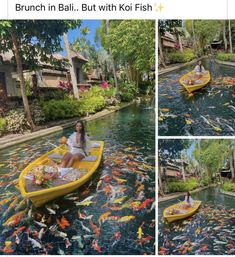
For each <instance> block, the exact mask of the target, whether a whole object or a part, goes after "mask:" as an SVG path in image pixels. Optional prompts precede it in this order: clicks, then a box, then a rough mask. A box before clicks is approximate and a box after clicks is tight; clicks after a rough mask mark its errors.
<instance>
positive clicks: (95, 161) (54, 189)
mask: <svg viewBox="0 0 235 257" xmlns="http://www.w3.org/2000/svg"><path fill="white" fill-rule="evenodd" d="M103 149H104V142H103V141H96V142H94V141H92V148H91V153H90V156H88V157H86V158H85V159H83V160H82V161H80V162H77V163H74V165H73V168H74V169H77V170H78V171H79V170H81V171H83V172H84V173H83V174H82V176H81V177H80V178H79V179H76V180H74V181H71V182H70V181H69V182H68V181H64V182H63V181H62V182H61V181H59V182H60V183H59V185H56V186H50V187H48V188H42V187H41V186H37V185H35V184H33V186H32V185H31V187H32V188H31V189H30V190H29V189H28V181H29V180H28V177H27V175H28V174H30V172H31V170H32V169H33V168H34V167H37V166H38V165H48V166H49V165H50V163H51V159H52V158H53V157H52V156H55V158H60V157H62V156H63V155H64V154H65V153H66V152H67V151H68V149H67V147H66V146H65V145H62V146H60V147H57V148H55V149H53V150H52V151H50V152H47V153H46V154H44V155H42V156H41V157H39V158H38V159H36V160H35V161H33V162H31V163H30V164H29V165H28V166H27V167H26V168H25V169H24V170H23V171H22V172H21V174H20V177H19V189H20V192H21V194H22V196H23V197H24V198H26V199H30V200H31V201H32V203H33V204H34V205H35V206H36V207H39V206H41V205H43V204H45V203H47V202H49V201H51V200H53V199H55V198H58V197H60V196H63V195H66V194H68V193H70V192H72V191H73V190H75V189H77V188H78V187H80V186H82V185H83V184H84V183H85V182H87V181H88V180H89V179H90V177H91V176H92V175H93V173H94V172H95V171H96V169H97V168H98V167H99V164H100V162H101V158H102V154H103ZM56 156H57V157H56ZM89 157H92V158H90V159H89ZM68 176H69V173H68ZM57 184H58V183H57Z"/></svg>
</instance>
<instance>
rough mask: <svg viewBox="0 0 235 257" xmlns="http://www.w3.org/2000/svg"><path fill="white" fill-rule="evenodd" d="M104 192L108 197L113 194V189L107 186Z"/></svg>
mask: <svg viewBox="0 0 235 257" xmlns="http://www.w3.org/2000/svg"><path fill="white" fill-rule="evenodd" d="M103 191H104V192H105V194H106V195H108V194H109V193H111V187H110V186H109V185H107V186H105V187H104V188H103Z"/></svg>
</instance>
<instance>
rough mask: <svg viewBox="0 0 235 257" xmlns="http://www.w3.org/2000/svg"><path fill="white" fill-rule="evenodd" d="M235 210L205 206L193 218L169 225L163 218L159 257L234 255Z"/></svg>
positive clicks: (160, 231)
mask: <svg viewBox="0 0 235 257" xmlns="http://www.w3.org/2000/svg"><path fill="white" fill-rule="evenodd" d="M234 242H235V209H234V208H227V207H225V206H224V205H214V204H211V203H208V204H203V206H202V207H201V208H200V209H199V211H198V212H197V213H196V214H194V215H193V216H191V217H190V218H188V219H186V220H182V221H178V222H174V223H172V224H168V223H167V222H166V221H164V220H163V218H161V216H160V220H159V244H158V246H159V254H160V255H192V254H193V255H220V254H221V255H225V254H226V255H234V253H235V243H234Z"/></svg>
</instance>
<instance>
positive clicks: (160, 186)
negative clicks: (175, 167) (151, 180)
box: [158, 165, 164, 196]
mask: <svg viewBox="0 0 235 257" xmlns="http://www.w3.org/2000/svg"><path fill="white" fill-rule="evenodd" d="M161 171H162V170H161V166H160V165H158V192H159V194H160V195H162V196H163V195H164V190H163V186H162V177H161V175H162V172H161Z"/></svg>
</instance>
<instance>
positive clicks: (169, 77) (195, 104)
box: [158, 58, 235, 136]
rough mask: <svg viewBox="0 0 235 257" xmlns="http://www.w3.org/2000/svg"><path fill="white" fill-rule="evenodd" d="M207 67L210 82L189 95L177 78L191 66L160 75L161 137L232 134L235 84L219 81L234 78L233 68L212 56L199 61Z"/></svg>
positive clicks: (234, 111)
mask: <svg viewBox="0 0 235 257" xmlns="http://www.w3.org/2000/svg"><path fill="white" fill-rule="evenodd" d="M202 64H203V66H204V67H205V69H207V70H210V72H211V77H212V82H211V83H210V84H208V85H207V86H206V87H204V88H202V89H201V90H199V91H196V92H194V93H193V96H189V94H188V93H187V92H186V90H184V89H183V87H182V86H181V84H179V82H178V81H179V78H180V77H181V76H182V75H184V74H185V73H187V72H189V71H190V70H192V69H193V68H194V66H186V67H184V68H182V69H179V70H176V71H173V72H170V73H167V74H165V75H160V76H159V82H158V92H159V110H161V109H162V114H163V115H164V120H163V121H159V135H161V136H180V135H195V136H202V135H203V136H207V135H208V136H216V135H227V136H229V135H234V134H235V100H234V97H235V85H225V84H223V83H220V82H218V81H220V80H221V77H233V78H235V67H230V66H225V65H221V64H217V63H216V62H215V60H214V59H213V58H211V59H209V58H208V59H205V60H203V62H202Z"/></svg>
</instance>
